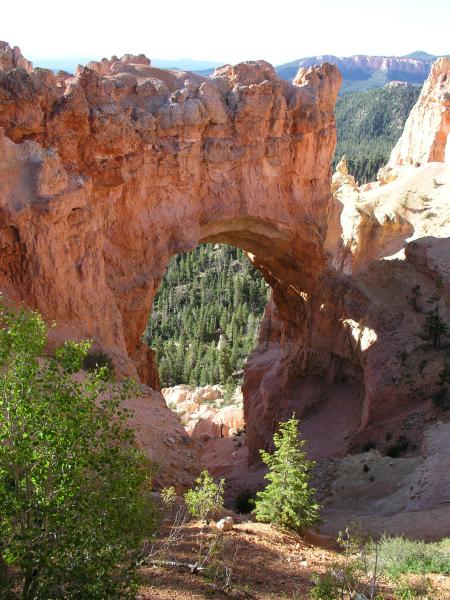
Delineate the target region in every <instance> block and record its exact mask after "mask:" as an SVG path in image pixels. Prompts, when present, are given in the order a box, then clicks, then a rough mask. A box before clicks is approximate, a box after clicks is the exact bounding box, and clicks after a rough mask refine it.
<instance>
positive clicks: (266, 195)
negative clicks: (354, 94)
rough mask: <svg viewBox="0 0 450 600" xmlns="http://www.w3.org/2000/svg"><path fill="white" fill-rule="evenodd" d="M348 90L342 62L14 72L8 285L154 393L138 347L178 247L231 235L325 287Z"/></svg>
mask: <svg viewBox="0 0 450 600" xmlns="http://www.w3.org/2000/svg"><path fill="white" fill-rule="evenodd" d="M339 82H340V76H339V74H338V73H337V71H336V69H334V68H333V67H331V66H329V65H324V66H322V67H321V68H320V69H315V70H309V71H307V72H305V73H304V74H302V75H301V76H299V78H298V80H297V84H296V85H295V86H293V85H290V84H288V83H287V82H284V81H282V80H280V79H279V78H278V77H277V75H276V74H275V72H274V70H273V68H272V67H271V66H270V65H269V64H268V63H264V62H259V63H242V64H240V65H237V66H235V67H231V66H226V67H222V68H221V69H218V70H217V71H216V72H215V73H214V74H213V75H212V77H210V78H209V79H207V78H204V77H201V76H199V75H194V74H191V73H184V72H173V71H165V70H161V69H154V68H152V67H151V66H150V61H148V60H147V59H146V58H145V57H142V56H139V57H132V56H129V55H127V56H125V57H123V58H122V59H120V60H116V58H115V57H113V59H112V60H111V61H107V60H103V61H102V62H101V63H91V64H90V66H89V67H86V68H80V69H79V70H78V74H77V76H76V77H67V78H65V79H64V78H63V79H62V80H61V79H57V78H56V76H55V75H54V74H53V73H51V72H50V71H46V70H43V69H38V70H36V71H31V72H30V73H28V72H26V71H25V70H22V69H15V70H4V71H1V72H0V127H2V128H3V132H4V136H3V138H2V141H1V143H2V172H3V173H4V175H3V177H2V180H1V185H2V196H1V202H2V216H1V219H2V229H1V231H2V234H1V235H2V238H3V239H2V240H1V243H2V247H3V248H4V253H3V255H4V257H5V258H4V260H3V262H4V265H5V266H4V268H3V270H2V273H1V274H0V286H1V288H2V289H3V290H4V291H5V292H6V293H7V294H8V295H10V296H11V297H12V298H14V299H15V300H22V301H24V302H26V303H27V304H28V305H29V306H32V307H34V308H37V309H39V310H40V311H41V312H42V313H43V314H44V316H45V317H46V318H48V319H52V320H55V321H56V322H57V324H58V329H57V333H58V332H62V334H61V335H69V334H70V335H75V334H76V335H78V336H83V337H84V336H89V337H93V338H94V339H95V340H96V343H97V344H98V345H99V346H101V347H103V348H104V349H105V350H106V351H108V352H110V353H111V354H112V355H113V357H114V358H115V360H116V364H117V367H118V369H119V371H120V372H123V373H129V374H133V373H134V374H135V373H136V371H135V367H136V366H137V367H138V369H139V372H140V373H141V375H142V376H144V378H145V379H146V380H147V381H149V382H150V383H153V384H154V385H156V379H155V375H154V368H152V356H151V353H150V351H149V350H148V349H147V348H146V347H145V346H144V345H143V344H141V342H140V338H141V334H142V331H143V330H144V326H145V323H146V319H147V316H148V313H149V311H150V307H151V302H152V298H153V294H154V293H155V290H156V288H157V286H158V283H159V280H160V278H161V277H162V275H163V273H164V270H165V267H166V265H167V262H168V260H169V258H170V257H171V256H173V255H174V254H176V253H177V252H183V251H186V250H189V249H191V248H194V247H195V246H196V245H197V244H198V243H199V242H202V241H226V242H228V243H231V244H235V245H238V246H241V247H243V248H244V249H246V250H248V251H250V252H252V253H253V254H254V255H255V261H256V262H257V264H258V265H259V266H260V267H261V268H263V269H264V272H265V273H266V275H267V277H268V279H269V280H270V281H272V282H273V283H274V284H276V281H277V280H279V281H281V280H284V281H287V280H288V279H292V278H295V279H296V280H297V279H298V277H299V273H301V275H300V278H301V279H302V288H303V287H305V289H306V288H307V289H311V290H312V289H313V288H314V287H315V286H316V285H317V280H318V278H319V277H320V274H321V272H322V271H323V269H324V265H325V261H326V257H325V254H324V251H323V247H322V246H323V244H322V235H323V232H322V231H321V230H320V225H319V223H320V221H321V220H323V217H324V215H325V212H326V209H327V204H328V200H329V194H328V177H329V164H330V157H331V154H332V151H333V147H334V141H335V130H334V117H333V112H332V106H333V102H334V98H335V97H336V94H337V91H338V88H339ZM6 172H7V173H8V176H7V177H6ZM293 215H296V216H295V218H292V216H293ZM129 357H131V358H132V359H133V360H130V359H129Z"/></svg>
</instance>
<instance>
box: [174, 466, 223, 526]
mask: <svg viewBox="0 0 450 600" xmlns="http://www.w3.org/2000/svg"><path fill="white" fill-rule="evenodd" d="M195 482H196V484H197V485H196V486H195V487H194V488H193V489H191V490H188V491H187V492H186V493H185V494H184V501H185V502H186V506H187V509H188V511H189V514H190V515H191V516H192V517H196V518H198V519H200V520H201V521H204V522H205V523H207V524H208V523H209V522H210V520H211V519H212V518H213V517H214V516H215V515H216V514H217V513H218V511H219V510H220V509H221V508H222V507H223V493H224V488H225V479H221V480H220V481H219V482H218V483H216V482H215V481H214V479H213V477H212V475H210V474H209V473H208V471H203V472H202V473H201V474H200V476H199V477H198V478H197V479H196V480H195Z"/></svg>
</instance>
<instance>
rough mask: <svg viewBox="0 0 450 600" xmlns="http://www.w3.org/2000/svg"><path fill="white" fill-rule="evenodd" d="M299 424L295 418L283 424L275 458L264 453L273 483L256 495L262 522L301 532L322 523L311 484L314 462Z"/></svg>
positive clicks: (276, 445) (259, 518)
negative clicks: (302, 436) (314, 524)
mask: <svg viewBox="0 0 450 600" xmlns="http://www.w3.org/2000/svg"><path fill="white" fill-rule="evenodd" d="M298 425H299V421H298V419H296V418H295V417H294V416H293V417H292V418H291V419H289V420H288V421H285V422H283V423H280V427H279V431H278V432H276V433H275V434H274V436H273V443H274V446H275V450H274V452H273V453H272V454H269V453H268V452H266V451H264V450H260V453H261V458H262V460H263V462H264V464H266V465H267V467H268V469H269V472H268V473H267V475H266V476H265V478H266V479H267V481H268V482H269V483H268V484H267V486H266V488H265V489H264V490H263V491H262V492H258V493H257V495H256V505H255V515H256V518H257V520H258V521H264V522H267V523H276V524H277V525H280V526H281V527H285V528H287V529H292V530H294V531H299V530H301V529H302V528H304V527H308V526H309V525H312V524H313V523H314V522H316V521H317V520H318V513H319V505H318V504H317V503H316V502H315V501H314V494H315V490H314V489H313V488H311V487H310V485H309V480H310V476H311V470H312V468H313V466H314V464H315V463H314V462H313V461H311V460H308V458H307V456H306V453H305V452H304V451H303V448H304V446H305V445H306V442H305V440H302V439H300V438H299V433H298Z"/></svg>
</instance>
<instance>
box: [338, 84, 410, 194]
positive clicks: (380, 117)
mask: <svg viewBox="0 0 450 600" xmlns="http://www.w3.org/2000/svg"><path fill="white" fill-rule="evenodd" d="M419 93H420V87H419V86H406V87H388V88H386V87H385V88H381V89H375V90H370V91H368V92H356V93H351V94H343V95H342V96H340V97H339V98H338V101H337V104H336V126H337V138H338V142H337V146H336V153H335V158H334V166H336V164H337V162H338V161H339V160H340V159H341V157H342V156H343V155H344V154H345V155H346V156H347V163H348V167H349V171H350V173H351V174H352V175H353V176H354V177H355V178H356V180H357V181H359V182H360V183H365V182H367V181H374V180H375V179H376V176H377V173H378V169H379V168H380V167H382V166H383V165H385V164H386V163H387V161H388V159H389V155H390V152H391V150H392V148H393V147H394V145H395V143H396V141H397V140H398V138H399V137H400V135H401V133H402V130H403V126H404V124H405V121H406V119H407V118H408V115H409V113H410V111H411V108H412V107H413V105H414V103H415V102H416V100H417V98H418V96H419Z"/></svg>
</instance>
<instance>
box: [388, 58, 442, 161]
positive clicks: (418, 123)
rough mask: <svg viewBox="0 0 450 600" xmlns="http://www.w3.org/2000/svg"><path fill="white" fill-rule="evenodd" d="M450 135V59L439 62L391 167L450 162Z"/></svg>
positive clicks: (415, 109)
mask: <svg viewBox="0 0 450 600" xmlns="http://www.w3.org/2000/svg"><path fill="white" fill-rule="evenodd" d="M449 133H450V58H439V59H438V60H437V61H436V62H435V63H434V65H433V66H432V68H431V72H430V76H429V77H428V79H427V80H426V82H425V84H424V86H423V89H422V93H421V94H420V97H419V99H418V101H417V103H416V105H415V106H414V108H413V110H412V111H411V114H410V115H409V118H408V120H407V121H406V124H405V129H404V132H403V134H402V136H401V137H400V139H399V141H398V142H397V144H396V146H395V148H394V149H393V151H392V153H391V157H390V159H389V164H388V167H389V168H395V167H399V166H404V165H413V166H416V167H417V166H420V165H422V164H424V163H427V162H432V161H435V162H450V142H448V139H449V138H448V134H449Z"/></svg>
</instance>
